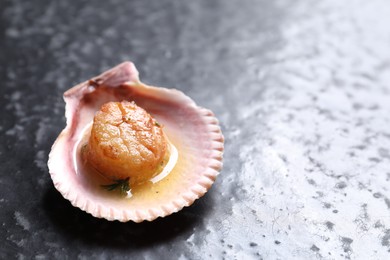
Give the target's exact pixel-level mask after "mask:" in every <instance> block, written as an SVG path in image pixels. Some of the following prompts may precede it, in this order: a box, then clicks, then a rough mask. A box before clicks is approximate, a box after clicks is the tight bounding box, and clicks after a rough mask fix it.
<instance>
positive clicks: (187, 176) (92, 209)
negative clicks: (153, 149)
mask: <svg viewBox="0 0 390 260" xmlns="http://www.w3.org/2000/svg"><path fill="white" fill-rule="evenodd" d="M64 99H65V102H66V119H67V126H66V127H65V129H64V130H63V131H62V132H61V134H60V135H59V136H58V138H57V140H56V141H55V143H54V144H53V146H52V149H51V152H50V154H49V161H48V167H49V172H50V175H51V178H52V180H53V183H54V185H55V187H56V189H57V190H58V191H59V192H60V193H61V194H62V195H63V196H64V197H65V198H66V199H68V200H69V201H70V202H71V203H72V205H73V206H76V207H79V208H80V209H82V210H84V211H86V212H88V213H90V214H92V215H93V216H95V217H98V218H105V219H107V220H119V221H122V222H126V221H134V222H142V221H144V220H148V221H152V220H154V219H156V218H158V217H165V216H168V215H170V214H172V213H174V212H177V211H179V210H181V209H182V208H183V207H186V206H190V205H191V204H192V203H193V202H194V201H195V200H196V199H198V198H200V197H201V196H203V195H204V194H205V193H206V192H207V190H208V189H209V188H210V187H211V186H212V184H213V183H214V181H215V178H216V176H217V175H218V173H219V171H220V169H221V167H222V154H223V149H224V145H223V141H224V139H223V135H222V133H221V130H220V127H219V124H218V120H217V119H216V118H215V117H214V114H213V113H212V112H211V111H210V110H207V109H205V108H201V107H199V106H197V105H196V104H195V102H194V101H193V100H192V99H190V98H189V97H188V96H186V95H185V94H183V93H182V92H180V91H178V90H175V89H166V88H161V87H153V86H147V85H145V84H143V83H141V82H140V81H139V78H138V71H137V69H136V68H135V66H134V64H133V63H131V62H124V63H122V64H119V65H118V66H116V67H114V68H112V69H110V70H108V71H106V72H104V73H102V74H101V75H99V76H97V77H94V78H92V79H91V80H88V81H86V82H83V83H81V84H78V85H76V86H75V87H73V88H71V89H69V90H68V91H66V92H65V94H64ZM124 99H126V100H134V101H135V102H136V103H137V104H138V105H139V106H141V107H143V108H144V109H146V110H147V111H148V112H149V113H151V114H152V115H153V116H154V117H156V118H157V120H158V121H159V122H160V123H162V124H163V125H164V127H165V130H166V131H167V132H168V135H170V136H171V137H170V138H173V139H175V140H176V142H177V143H178V144H179V149H178V150H179V156H181V158H182V159H183V160H184V161H185V162H186V163H183V165H182V166H181V168H180V173H178V174H177V176H176V177H175V178H174V181H172V182H173V183H174V184H176V185H175V186H173V187H171V188H170V189H169V192H165V193H163V194H161V195H156V196H158V197H156V198H155V199H151V200H150V201H148V203H136V202H134V203H133V202H132V201H131V200H129V201H126V202H123V201H116V200H115V199H113V198H112V197H106V196H102V194H100V193H96V192H93V191H91V189H90V188H89V184H88V183H87V182H85V181H83V178H82V177H80V174H79V173H78V172H77V164H76V162H75V158H74V151H75V149H76V148H77V144H78V142H79V141H80V138H81V136H82V133H83V132H82V131H83V129H85V127H86V126H87V125H88V124H90V122H91V121H92V119H93V116H94V114H95V112H96V111H97V110H98V109H99V108H100V106H101V105H102V104H104V103H106V102H109V101H121V100H124ZM178 167H179V166H178ZM172 178H173V177H172ZM144 204H146V205H144Z"/></svg>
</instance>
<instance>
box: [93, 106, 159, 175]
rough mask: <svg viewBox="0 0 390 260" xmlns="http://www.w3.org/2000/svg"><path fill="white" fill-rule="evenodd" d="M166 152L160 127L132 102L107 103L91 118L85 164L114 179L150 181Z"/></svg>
mask: <svg viewBox="0 0 390 260" xmlns="http://www.w3.org/2000/svg"><path fill="white" fill-rule="evenodd" d="M166 151H167V142H166V140H165V137H164V134H163V131H162V127H161V126H160V125H159V124H158V123H157V121H156V120H155V119H154V118H152V117H151V115H150V114H148V113H147V112H146V111H145V110H144V109H143V108H141V107H139V106H137V105H136V104H135V103H134V102H128V101H122V102H109V103H106V104H104V105H103V106H102V107H101V109H100V111H98V112H97V113H96V115H95V117H94V121H93V126H92V130H91V136H90V138H89V142H88V147H87V157H86V159H87V160H88V162H89V163H90V164H91V165H92V166H93V167H94V168H95V169H96V170H98V171H99V172H101V173H102V174H103V175H104V176H106V177H108V178H110V179H113V180H119V179H125V178H127V177H130V179H132V180H133V181H134V180H139V181H142V180H147V179H150V178H151V177H153V175H154V174H155V172H156V169H157V168H158V166H159V165H160V164H161V163H162V162H163V159H164V155H165V153H166Z"/></svg>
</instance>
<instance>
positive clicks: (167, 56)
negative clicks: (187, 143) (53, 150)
mask: <svg viewBox="0 0 390 260" xmlns="http://www.w3.org/2000/svg"><path fill="white" fill-rule="evenodd" d="M389 13H390V3H389V2H388V1H386V0H374V1H362V0H350V1H337V0H329V1H315V3H314V2H310V3H309V1H303V0H302V1H294V3H292V2H291V1H287V0H286V1H281V0H280V1H266V0H262V1H261V0H260V1H257V0H248V1H238V0H229V1H223V0H220V1H206V0H204V1H200V0H197V1H179V0H177V1H168V0H164V1H142V0H137V1H118V0H109V1H101V2H100V3H99V4H98V5H91V3H90V2H87V1H73V2H72V3H70V1H48V0H45V1H21V0H17V1H2V3H1V8H0V19H1V22H0V37H1V38H0V48H1V52H0V64H1V65H0V78H1V82H2V84H1V87H0V104H1V107H2V110H1V117H0V143H1V146H0V164H1V176H0V208H1V214H0V240H1V241H2V243H1V244H2V245H1V248H0V258H1V259H10V258H15V257H17V258H20V259H26V258H27V259H29V258H36V259H45V258H50V259H53V258H56V259H61V258H66V257H68V258H70V259H75V258H79V259H86V258H89V257H94V258H101V259H123V258H133V259H153V258H165V259H222V258H226V259H262V258H263V259H314V258H319V259H386V258H388V257H389V254H390V253H389V251H390V190H389V184H390V127H389V125H390V112H389V111H390V85H389V84H390V83H389V82H390V50H389V45H390V27H389V26H388V25H389V24H390V16H389V15H388V14H389ZM123 60H132V61H133V62H135V63H136V65H137V67H138V68H139V70H140V73H141V78H142V79H143V80H144V81H145V82H147V83H150V84H154V85H160V86H167V87H174V88H178V89H181V90H182V91H184V92H185V93H186V94H187V95H189V96H191V97H192V98H193V99H194V100H195V101H197V102H198V104H199V105H201V106H204V107H207V108H210V109H212V110H213V111H214V112H215V113H216V115H217V117H218V118H219V119H220V121H221V125H222V128H223V132H224V134H225V137H226V152H225V160H224V169H223V170H222V172H221V175H220V176H219V178H218V179H217V181H216V183H215V185H214V186H213V188H212V189H211V190H210V191H209V193H207V195H206V196H205V197H203V198H202V199H200V200H198V201H197V202H196V203H195V204H194V205H192V206H191V207H189V208H186V209H184V210H183V211H181V212H179V213H177V214H174V215H172V216H170V217H167V218H165V219H159V220H157V221H155V222H152V223H142V224H134V223H125V224H122V223H117V222H107V221H104V220H99V219H94V218H92V217H91V216H89V215H88V214H86V213H84V212H82V211H81V210H79V209H76V208H73V207H72V206H71V205H70V204H69V202H67V201H66V200H64V199H63V198H62V197H61V195H59V193H58V192H57V191H56V190H55V189H54V187H53V185H52V183H51V180H50V177H49V174H48V170H47V166H46V162H47V155H48V153H49V151H50V146H51V144H52V143H53V141H54V140H55V138H56V136H57V135H58V133H59V132H60V131H61V129H62V128H63V127H64V124H65V121H64V116H63V112H64V103H63V101H62V93H63V92H64V91H65V90H66V89H68V88H69V87H71V86H73V85H74V84H75V83H78V82H81V81H83V80H85V79H87V78H89V77H91V76H93V75H96V74H97V73H99V72H101V71H103V70H105V69H107V68H109V67H111V66H113V65H115V64H117V63H119V62H121V61H123Z"/></svg>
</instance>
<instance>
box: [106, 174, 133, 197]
mask: <svg viewBox="0 0 390 260" xmlns="http://www.w3.org/2000/svg"><path fill="white" fill-rule="evenodd" d="M129 179H130V178H129V177H127V178H126V179H124V180H115V181H114V183H112V184H107V185H101V187H102V188H105V189H106V190H108V191H113V190H119V191H120V193H121V194H122V195H126V194H127V192H128V191H129V190H130V185H129Z"/></svg>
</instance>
